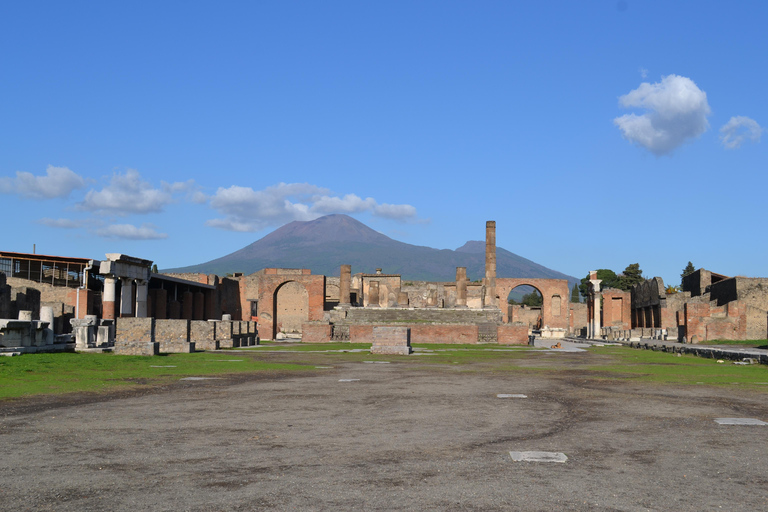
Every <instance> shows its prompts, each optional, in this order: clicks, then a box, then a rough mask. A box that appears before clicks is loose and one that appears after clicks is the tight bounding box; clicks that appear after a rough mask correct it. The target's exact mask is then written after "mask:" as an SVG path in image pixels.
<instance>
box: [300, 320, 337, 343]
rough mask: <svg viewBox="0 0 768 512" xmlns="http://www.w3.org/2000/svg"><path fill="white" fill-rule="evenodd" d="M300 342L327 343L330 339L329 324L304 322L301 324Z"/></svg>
mask: <svg viewBox="0 0 768 512" xmlns="http://www.w3.org/2000/svg"><path fill="white" fill-rule="evenodd" d="M301 341H302V343H328V342H330V341H331V324H324V323H305V324H302V325H301Z"/></svg>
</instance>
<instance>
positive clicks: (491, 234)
mask: <svg viewBox="0 0 768 512" xmlns="http://www.w3.org/2000/svg"><path fill="white" fill-rule="evenodd" d="M496 306H497V304H496V221H495V220H489V221H488V222H486V223H485V307H488V308H490V307H496Z"/></svg>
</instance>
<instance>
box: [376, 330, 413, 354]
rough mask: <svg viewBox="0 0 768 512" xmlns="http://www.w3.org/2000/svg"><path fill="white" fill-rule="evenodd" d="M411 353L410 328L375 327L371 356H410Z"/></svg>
mask: <svg viewBox="0 0 768 512" xmlns="http://www.w3.org/2000/svg"><path fill="white" fill-rule="evenodd" d="M410 353H411V330H410V329H409V328H408V327H383V326H374V327H373V344H372V345H371V354H388V355H408V354H410Z"/></svg>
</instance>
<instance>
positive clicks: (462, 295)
mask: <svg viewBox="0 0 768 512" xmlns="http://www.w3.org/2000/svg"><path fill="white" fill-rule="evenodd" d="M456 306H457V307H460V308H464V307H467V267H456Z"/></svg>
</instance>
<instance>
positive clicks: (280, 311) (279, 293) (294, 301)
mask: <svg viewBox="0 0 768 512" xmlns="http://www.w3.org/2000/svg"><path fill="white" fill-rule="evenodd" d="M273 305H274V306H273V315H272V319H273V320H272V339H276V338H277V333H279V332H282V333H283V334H286V335H299V334H301V326H302V324H303V323H304V322H308V321H309V293H308V292H307V289H306V288H305V287H304V285H302V284H301V283H297V282H296V281H286V282H285V283H283V284H281V285H280V286H279V287H278V288H277V289H276V290H275V296H274V301H273Z"/></svg>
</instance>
